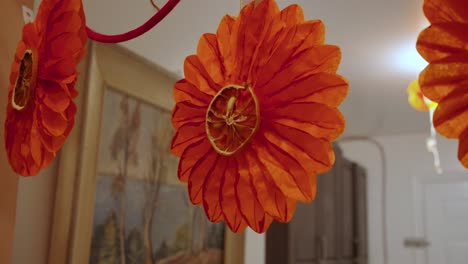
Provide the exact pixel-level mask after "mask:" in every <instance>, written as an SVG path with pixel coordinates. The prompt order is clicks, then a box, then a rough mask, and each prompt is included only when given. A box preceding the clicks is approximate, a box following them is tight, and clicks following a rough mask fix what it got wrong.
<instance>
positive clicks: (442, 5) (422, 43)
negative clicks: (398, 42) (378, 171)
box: [417, 0, 468, 168]
mask: <svg viewBox="0 0 468 264" xmlns="http://www.w3.org/2000/svg"><path fill="white" fill-rule="evenodd" d="M424 13H425V15H426V17H427V18H428V19H429V22H430V23H431V26H430V27H429V28H427V29H425V30H424V31H423V32H422V33H421V34H420V36H419V39H418V43H417V48H418V51H419V53H420V54H421V55H422V56H423V57H424V58H425V59H426V60H427V61H428V62H429V66H428V67H427V68H426V69H425V70H424V71H423V72H422V73H421V75H420V76H419V84H420V85H421V90H422V92H423V94H424V96H426V97H427V98H429V99H430V100H432V101H434V102H437V103H439V105H438V107H437V108H436V110H435V112H434V126H435V128H436V129H437V131H438V132H439V133H440V134H442V135H444V136H446V137H448V138H458V139H459V140H460V144H459V152H458V158H459V159H460V161H461V163H462V164H463V165H464V166H465V167H467V168H468V5H467V2H466V1H465V0H425V1H424Z"/></svg>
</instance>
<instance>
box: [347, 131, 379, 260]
mask: <svg viewBox="0 0 468 264" xmlns="http://www.w3.org/2000/svg"><path fill="white" fill-rule="evenodd" d="M352 141H367V142H370V143H372V144H374V145H375V146H376V147H377V149H378V150H379V154H380V159H381V161H382V193H381V194H382V198H381V199H382V202H381V211H382V212H381V214H382V251H383V264H388V233H387V181H388V178H387V157H386V155H385V150H384V147H383V145H382V144H381V143H380V142H379V141H377V140H375V139H373V138H371V137H366V136H351V137H345V138H342V139H340V140H338V143H340V142H352Z"/></svg>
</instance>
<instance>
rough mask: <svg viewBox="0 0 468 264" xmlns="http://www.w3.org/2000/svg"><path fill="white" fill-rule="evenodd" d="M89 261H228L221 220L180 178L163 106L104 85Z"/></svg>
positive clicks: (100, 263)
mask: <svg viewBox="0 0 468 264" xmlns="http://www.w3.org/2000/svg"><path fill="white" fill-rule="evenodd" d="M101 124H102V127H101V132H100V133H101V134H100V145H99V160H98V164H99V165H98V175H97V176H98V177H97V184H96V202H95V208H94V221H93V237H92V244H91V256H90V263H91V264H222V263H223V261H224V239H225V237H224V232H225V226H224V224H223V223H218V224H213V223H210V222H209V221H208V220H207V219H206V216H205V214H204V212H203V209H202V208H198V207H194V206H193V205H192V204H191V203H190V201H189V198H188V195H187V191H186V186H185V185H183V184H180V183H179V182H178V179H177V164H178V159H177V158H176V157H174V156H172V155H171V154H170V151H169V148H170V141H171V139H172V136H173V133H174V131H173V128H172V126H171V121H170V113H169V112H168V111H166V110H164V109H160V108H158V107H155V106H152V105H150V104H147V103H145V102H143V101H140V100H138V99H135V98H132V97H129V96H127V95H125V94H122V93H120V92H117V91H115V90H113V89H111V88H109V89H106V94H105V99H104V105H103V117H102V122H101Z"/></svg>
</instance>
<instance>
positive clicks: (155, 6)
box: [150, 0, 161, 11]
mask: <svg viewBox="0 0 468 264" xmlns="http://www.w3.org/2000/svg"><path fill="white" fill-rule="evenodd" d="M150 3H151V5H152V6H153V7H154V8H156V10H158V11H159V10H160V9H161V8H159V6H158V5H157V4H155V3H154V2H153V0H150Z"/></svg>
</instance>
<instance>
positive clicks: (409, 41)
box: [83, 0, 429, 136]
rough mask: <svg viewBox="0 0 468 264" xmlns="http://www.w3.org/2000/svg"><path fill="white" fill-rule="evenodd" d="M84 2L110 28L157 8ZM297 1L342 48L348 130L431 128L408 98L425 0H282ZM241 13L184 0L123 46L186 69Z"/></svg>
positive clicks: (139, 2) (126, 25)
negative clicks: (207, 40) (207, 35)
mask: <svg viewBox="0 0 468 264" xmlns="http://www.w3.org/2000/svg"><path fill="white" fill-rule="evenodd" d="M165 1H166V0H159V3H164V2H165ZM83 2H84V5H85V13H86V15H87V19H88V25H90V26H91V27H92V28H93V29H95V30H98V31H100V32H106V33H114V34H115V33H121V32H124V31H126V30H129V29H132V28H134V27H136V26H138V25H140V24H141V23H143V22H144V21H146V20H147V19H148V18H149V17H150V16H151V15H152V14H153V13H154V9H153V8H152V6H151V5H150V3H149V0H84V1H83ZM156 2H157V1H156ZM293 3H297V4H300V5H301V6H302V7H303V8H304V13H305V16H306V17H307V18H310V19H315V18H319V19H322V20H323V21H324V22H325V24H326V26H327V42H328V43H330V44H337V45H339V46H341V48H342V53H343V60H342V64H341V67H340V73H341V74H342V75H344V76H345V77H346V78H348V80H349V81H350V94H349V97H348V98H347V100H346V101H345V103H344V104H343V106H342V110H343V112H344V113H345V115H346V117H347V120H348V126H347V131H346V134H347V135H358V134H359V135H371V136H375V135H394V134H403V133H415V132H425V131H428V126H429V121H428V116H427V114H426V113H419V112H416V111H414V110H412V109H411V108H410V107H409V105H408V103H407V100H406V87H407V85H408V83H410V82H411V81H412V80H414V79H415V78H417V74H418V72H419V71H420V70H421V69H422V68H423V67H424V62H423V61H422V60H421V59H420V58H419V57H418V55H417V53H416V51H415V48H414V46H415V42H416V38H417V35H418V33H419V32H420V31H421V29H422V28H424V26H425V23H426V22H425V19H424V16H423V14H422V0H390V1H389V0H278V4H279V5H280V6H281V7H285V6H287V5H289V4H293ZM238 12H239V0H182V1H181V3H180V4H179V5H178V6H177V7H176V9H175V10H174V11H173V12H172V13H171V14H170V15H169V16H168V17H167V18H166V19H165V20H164V21H163V22H162V23H161V24H159V25H158V26H157V27H156V28H154V29H153V30H151V31H150V32H148V33H147V34H145V35H143V36H142V37H140V38H138V39H136V40H133V41H129V42H127V43H124V44H123V46H125V47H127V48H129V49H130V50H132V51H133V52H135V53H137V54H139V55H141V56H144V57H145V58H147V59H148V60H150V61H152V62H154V63H155V64H157V65H159V66H161V67H163V68H164V69H166V70H167V71H169V72H171V73H173V74H175V75H178V76H182V65H183V61H184V58H185V57H186V56H187V55H189V54H193V53H194V52H195V50H196V45H197V42H198V39H199V37H200V36H201V35H202V34H203V33H204V32H214V31H215V30H216V28H217V26H218V23H219V21H220V19H221V17H222V16H223V15H224V14H226V13H229V14H231V15H237V13H238Z"/></svg>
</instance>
